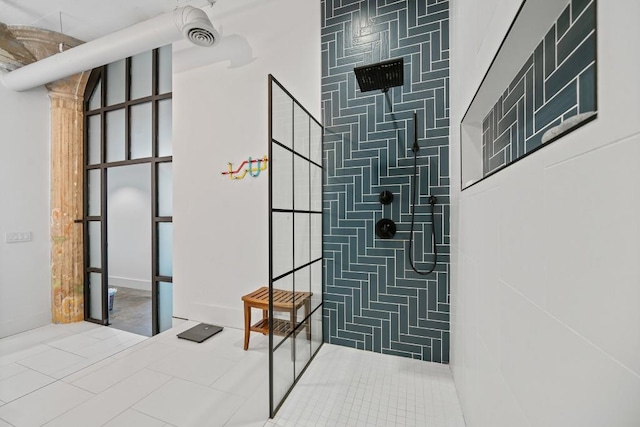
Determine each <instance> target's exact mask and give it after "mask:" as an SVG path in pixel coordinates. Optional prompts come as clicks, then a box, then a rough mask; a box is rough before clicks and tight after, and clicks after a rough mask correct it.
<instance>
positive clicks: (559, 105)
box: [535, 81, 578, 132]
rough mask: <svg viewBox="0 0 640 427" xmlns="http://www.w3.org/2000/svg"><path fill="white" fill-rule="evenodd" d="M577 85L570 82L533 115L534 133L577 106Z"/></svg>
mask: <svg viewBox="0 0 640 427" xmlns="http://www.w3.org/2000/svg"><path fill="white" fill-rule="evenodd" d="M577 90H578V88H577V84H576V82H575V81H573V82H571V83H570V84H569V85H568V86H567V87H565V88H564V89H562V91H560V92H559V93H558V94H557V95H556V96H555V97H554V98H553V99H551V100H550V101H549V102H548V103H546V104H545V105H544V107H542V108H541V109H540V110H538V112H537V113H536V115H535V128H536V132H538V131H540V130H541V129H542V128H544V127H546V126H547V125H548V124H549V123H551V122H553V121H554V120H555V119H557V118H558V117H562V114H563V113H564V112H565V111H567V110H569V109H570V108H571V107H572V106H574V105H576V104H577Z"/></svg>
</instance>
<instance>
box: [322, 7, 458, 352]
mask: <svg viewBox="0 0 640 427" xmlns="http://www.w3.org/2000/svg"><path fill="white" fill-rule="evenodd" d="M398 57H402V58H404V84H403V86H401V87H396V88H393V89H391V90H390V91H389V92H388V93H387V95H385V94H383V93H381V92H380V91H373V92H366V93H361V92H360V90H359V88H358V85H357V82H356V79H355V75H354V73H353V68H354V67H355V66H359V65H364V64H371V63H375V62H378V61H382V60H385V59H390V58H398ZM322 106H323V115H324V117H323V119H324V125H325V135H324V151H323V156H324V159H323V161H324V165H325V170H326V174H325V182H324V207H323V208H324V215H323V218H324V238H323V240H324V268H325V278H326V289H325V294H324V303H325V310H324V316H325V341H327V342H330V343H333V344H341V345H345V346H349V347H355V348H359V349H364V350H370V351H375V352H380V353H388V354H395V355H401V356H406V357H411V358H415V359H422V360H428V361H436V362H444V363H447V362H448V360H449V287H448V286H449V276H448V275H449V3H448V1H443V0H402V1H397V0H395V1H394V0H361V1H354V0H323V1H322ZM414 111H415V112H417V117H418V140H419V144H420V151H419V156H418V169H419V179H418V186H419V188H418V190H419V194H420V197H419V201H418V204H417V206H416V232H415V252H414V259H415V260H416V261H417V267H418V268H419V269H421V270H425V269H428V268H429V267H430V265H431V262H432V260H433V252H432V248H431V231H430V230H431V228H430V227H431V226H432V224H431V217H430V206H429V203H428V195H430V194H433V195H435V196H437V198H438V203H437V205H436V208H435V224H433V225H434V226H435V230H436V241H437V244H438V266H437V268H436V270H435V272H434V273H432V274H429V275H427V276H420V275H418V274H416V273H414V272H413V271H411V269H410V267H409V263H408V258H407V253H406V247H407V241H408V239H409V227H410V221H411V215H410V212H411V211H410V198H411V185H412V176H413V153H412V151H411V146H412V144H413V139H414V131H413V113H414ZM382 190H389V191H391V192H393V194H394V196H395V200H394V202H393V203H392V204H391V205H388V206H383V205H382V204H380V202H379V201H378V194H379V193H380V192H381V191H382ZM381 218H391V219H393V220H394V221H395V222H396V224H397V228H398V233H397V234H396V236H395V238H394V239H391V240H381V239H378V238H377V237H376V236H375V232H374V227H375V223H376V221H378V220H379V219H381Z"/></svg>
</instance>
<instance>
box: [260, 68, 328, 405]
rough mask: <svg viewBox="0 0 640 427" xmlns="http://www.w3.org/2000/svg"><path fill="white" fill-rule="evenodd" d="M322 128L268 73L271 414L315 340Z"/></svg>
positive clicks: (318, 339)
mask: <svg viewBox="0 0 640 427" xmlns="http://www.w3.org/2000/svg"><path fill="white" fill-rule="evenodd" d="M322 129H323V128H322V125H321V124H320V123H319V122H318V121H317V120H316V119H315V118H313V116H311V115H310V114H309V112H308V111H307V110H306V109H305V108H304V107H303V106H302V105H301V104H300V103H299V102H298V101H297V100H296V99H295V98H294V97H293V96H292V95H291V94H290V93H289V92H288V91H287V90H286V89H285V88H284V87H283V86H282V85H281V84H280V83H279V82H278V81H277V80H276V79H275V78H274V77H273V76H271V75H270V76H269V141H270V143H269V162H270V166H269V204H270V211H269V245H270V248H269V249H270V251H269V261H270V262H269V349H270V354H269V373H270V402H269V404H270V413H271V416H272V417H273V416H274V415H275V413H276V411H277V410H278V409H279V408H280V406H281V405H282V402H283V401H284V399H286V397H287V395H288V394H289V392H290V391H291V389H292V388H293V386H294V385H295V383H296V382H297V381H298V379H299V378H300V376H301V375H302V374H303V373H304V371H305V369H306V368H307V366H308V365H309V362H310V361H311V360H312V359H313V356H314V355H315V354H316V352H317V351H318V350H319V348H320V346H321V345H322V337H323V329H322V328H323V326H322V293H323V285H322V283H323V269H322V174H323V168H322V131H323V130H322ZM314 320H315V323H314Z"/></svg>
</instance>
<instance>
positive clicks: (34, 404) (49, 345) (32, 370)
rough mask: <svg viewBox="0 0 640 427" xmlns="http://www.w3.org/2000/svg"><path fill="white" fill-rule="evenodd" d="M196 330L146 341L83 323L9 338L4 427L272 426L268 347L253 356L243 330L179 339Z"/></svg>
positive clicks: (3, 353)
mask: <svg viewBox="0 0 640 427" xmlns="http://www.w3.org/2000/svg"><path fill="white" fill-rule="evenodd" d="M196 324H197V323H196V322H183V323H181V324H180V325H178V326H176V327H174V328H173V329H171V330H169V331H166V332H164V333H162V334H159V335H156V336H155V337H152V338H146V337H144V336H140V335H135V334H132V333H129V332H125V331H120V330H117V329H112V328H107V327H102V326H98V325H95V324H92V323H86V322H82V323H76V324H71V325H49V326H45V327H43V328H38V329H35V330H33V331H29V332H25V333H22V334H18V335H14V336H12V337H7V338H4V339H1V340H0V427H6V426H15V427H22V426H25V427H31V426H42V425H46V426H51V427H53V426H83V427H90V426H110V427H114V426H124V427H126V426H132V427H134V426H135V427H145V426H150V427H151V426H158V427H168V426H198V427H199V426H247V427H250V426H256V427H257V426H260V427H262V426H263V425H264V424H265V422H266V420H267V419H268V395H269V389H268V385H269V384H268V355H267V343H268V340H267V339H266V338H265V337H262V336H259V335H256V336H254V337H252V339H251V347H250V349H249V350H248V351H244V350H243V349H242V345H243V333H242V331H240V330H237V329H231V328H225V329H224V330H223V331H222V332H220V333H219V334H217V335H216V336H214V337H213V338H211V339H210V340H208V341H205V342H204V343H202V344H197V343H194V342H191V341H185V340H181V339H178V338H177V337H176V334H177V333H179V332H182V331H183V330H185V329H188V328H190V327H192V326H195V325H196ZM256 402H258V404H256ZM260 402H262V404H260Z"/></svg>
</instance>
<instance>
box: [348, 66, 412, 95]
mask: <svg viewBox="0 0 640 427" xmlns="http://www.w3.org/2000/svg"><path fill="white" fill-rule="evenodd" d="M353 72H354V73H355V74H356V79H357V80H358V86H360V92H369V91H372V90H378V89H380V90H382V91H383V92H386V91H388V90H389V88H392V87H396V86H402V83H403V82H404V59H403V58H396V59H390V60H388V61H382V62H378V63H377V64H369V65H363V66H361V67H356V68H354V69H353Z"/></svg>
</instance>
